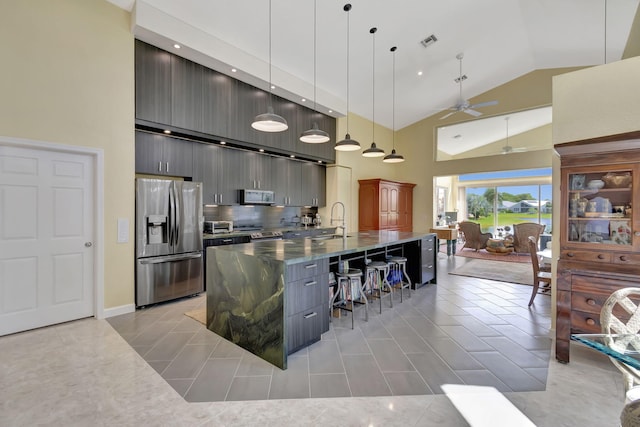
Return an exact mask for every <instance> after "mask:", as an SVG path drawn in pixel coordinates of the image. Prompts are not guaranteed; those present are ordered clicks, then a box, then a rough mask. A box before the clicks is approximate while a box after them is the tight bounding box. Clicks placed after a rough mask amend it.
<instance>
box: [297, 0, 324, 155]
mask: <svg viewBox="0 0 640 427" xmlns="http://www.w3.org/2000/svg"><path fill="white" fill-rule="evenodd" d="M316 3H317V0H313V111H316V87H317V86H316V50H317V49H316V39H317V37H316V33H317V31H316V22H317V19H316ZM330 139H331V138H329V134H328V133H327V132H325V131H323V130H320V128H318V123H316V122H313V125H312V126H311V129H309V130H306V131H304V132H302V134H300V141H302V142H306V143H307V144H322V143H323V142H328V141H329V140H330Z"/></svg>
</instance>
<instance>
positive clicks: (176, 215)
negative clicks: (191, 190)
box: [173, 185, 183, 246]
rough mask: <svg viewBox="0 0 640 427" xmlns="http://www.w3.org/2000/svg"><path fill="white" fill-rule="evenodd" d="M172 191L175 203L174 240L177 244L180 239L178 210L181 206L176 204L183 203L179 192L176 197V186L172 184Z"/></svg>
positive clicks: (180, 209) (179, 210)
mask: <svg viewBox="0 0 640 427" xmlns="http://www.w3.org/2000/svg"><path fill="white" fill-rule="evenodd" d="M173 191H174V192H175V203H174V209H175V214H174V215H175V216H174V219H175V221H176V225H175V238H176V242H175V245H176V246H177V245H178V242H179V241H180V212H181V211H182V206H178V205H179V204H181V203H183V200H182V194H180V197H178V189H177V188H176V186H175V185H174V186H173Z"/></svg>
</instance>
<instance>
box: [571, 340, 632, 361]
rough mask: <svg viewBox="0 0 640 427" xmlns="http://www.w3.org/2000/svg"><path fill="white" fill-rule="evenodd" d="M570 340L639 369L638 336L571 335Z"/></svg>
mask: <svg viewBox="0 0 640 427" xmlns="http://www.w3.org/2000/svg"><path fill="white" fill-rule="evenodd" d="M571 339H572V340H574V341H578V342H580V343H582V344H584V345H586V346H588V347H591V348H593V349H595V350H597V351H599V352H601V353H604V354H606V355H607V356H611V357H613V358H614V359H616V360H619V361H620V362H623V363H625V364H627V365H629V366H631V367H632V368H635V369H640V334H572V335H571Z"/></svg>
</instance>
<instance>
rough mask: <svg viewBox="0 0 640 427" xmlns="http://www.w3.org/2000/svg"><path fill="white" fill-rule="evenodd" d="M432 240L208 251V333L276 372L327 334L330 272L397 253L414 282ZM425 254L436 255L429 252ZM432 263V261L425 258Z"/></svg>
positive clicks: (300, 242)
mask: <svg viewBox="0 0 640 427" xmlns="http://www.w3.org/2000/svg"><path fill="white" fill-rule="evenodd" d="M434 241H435V235H433V234H420V233H406V232H396V231H374V232H368V233H357V234H354V235H353V236H352V237H349V238H347V239H346V240H343V239H328V240H324V239H323V240H314V239H295V240H277V241H263V242H255V243H247V244H239V245H231V246H217V247H210V248H208V249H207V278H206V280H207V328H208V329H209V330H211V331H213V332H215V333H217V334H218V335H220V336H222V337H224V338H226V339H227V340H229V341H231V342H233V343H235V344H237V345H239V346H241V347H243V348H245V349H246V350H248V351H250V352H252V353H254V354H255V355H257V356H259V357H261V358H263V359H264V360H266V361H268V362H270V363H272V364H274V365H275V366H277V367H279V368H281V369H286V368H287V355H288V354H291V353H293V352H295V351H297V350H299V349H301V348H303V347H306V346H307V345H309V344H311V343H313V342H315V341H318V340H319V339H320V336H321V335H322V333H324V332H326V331H328V330H329V272H330V270H331V271H334V270H335V271H337V264H338V262H339V261H340V260H341V259H350V260H356V259H361V260H363V261H364V259H365V258H380V257H382V259H384V256H385V255H387V254H394V255H397V254H398V252H400V253H401V254H404V256H407V258H409V259H410V261H409V262H410V263H412V264H415V265H416V269H415V274H413V275H412V274H411V273H410V275H412V276H413V277H412V280H413V281H414V282H416V284H419V285H421V284H423V283H424V282H425V280H424V279H425V277H427V280H435V270H434V271H433V276H432V277H430V276H425V274H424V273H423V271H421V270H420V266H421V265H425V262H424V260H423V258H424V253H425V250H424V248H432V247H433V245H434V244H433V242H434ZM428 252H429V254H430V256H435V255H436V254H435V252H433V251H432V250H431V249H430V250H429V251H428ZM427 261H428V262H427V264H429V265H434V264H435V262H434V259H429V260H427ZM350 263H351V261H350Z"/></svg>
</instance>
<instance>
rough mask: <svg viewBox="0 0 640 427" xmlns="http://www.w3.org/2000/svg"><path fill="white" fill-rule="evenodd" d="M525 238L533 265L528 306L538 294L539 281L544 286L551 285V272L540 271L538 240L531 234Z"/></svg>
mask: <svg viewBox="0 0 640 427" xmlns="http://www.w3.org/2000/svg"><path fill="white" fill-rule="evenodd" d="M527 240H528V242H529V253H530V254H531V265H532V266H533V290H532V291H531V299H530V300H529V307H531V304H533V300H534V299H535V297H536V295H538V288H539V287H540V283H544V284H545V285H546V286H551V273H550V272H548V271H540V260H539V258H538V240H537V239H536V238H535V237H533V236H529V238H528V239H527Z"/></svg>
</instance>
